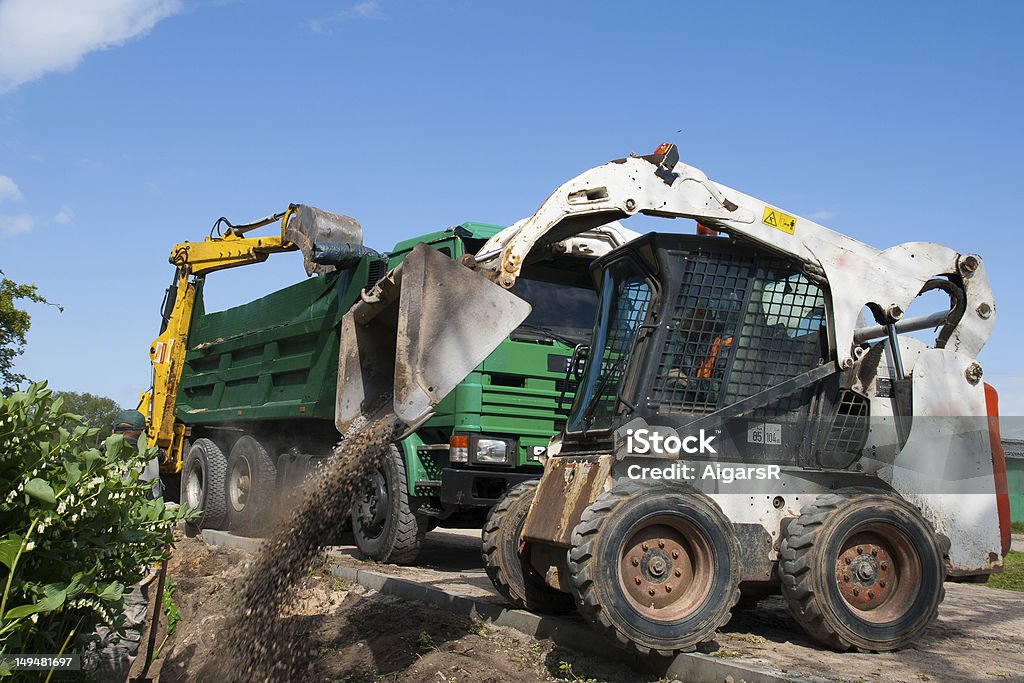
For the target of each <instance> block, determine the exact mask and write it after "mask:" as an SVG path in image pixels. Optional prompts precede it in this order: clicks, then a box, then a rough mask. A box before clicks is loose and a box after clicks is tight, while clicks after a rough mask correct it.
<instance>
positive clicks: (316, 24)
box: [306, 0, 384, 33]
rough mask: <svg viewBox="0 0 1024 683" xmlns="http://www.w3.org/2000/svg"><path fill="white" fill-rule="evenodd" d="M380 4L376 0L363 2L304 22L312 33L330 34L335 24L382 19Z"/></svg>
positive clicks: (364, 0)
mask: <svg viewBox="0 0 1024 683" xmlns="http://www.w3.org/2000/svg"><path fill="white" fill-rule="evenodd" d="M383 18H384V13H383V12H381V9H380V3H378V2H377V0H363V2H359V3H356V4H355V5H352V6H350V7H346V8H345V9H340V10H338V11H336V12H334V13H332V14H329V15H327V16H325V17H319V18H316V19H310V20H308V21H307V22H306V25H307V26H308V27H309V30H310V31H313V32H314V33H330V32H331V29H332V28H333V27H334V25H335V24H338V23H340V22H343V21H348V20H349V19H383Z"/></svg>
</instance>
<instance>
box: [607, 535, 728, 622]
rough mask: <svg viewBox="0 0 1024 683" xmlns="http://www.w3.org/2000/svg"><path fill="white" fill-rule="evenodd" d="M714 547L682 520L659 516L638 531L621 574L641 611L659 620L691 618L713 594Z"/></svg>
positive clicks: (621, 563) (625, 553)
mask: <svg viewBox="0 0 1024 683" xmlns="http://www.w3.org/2000/svg"><path fill="white" fill-rule="evenodd" d="M711 557H712V553H711V548H710V545H709V544H708V543H707V541H706V540H705V539H704V538H703V537H702V536H701V535H700V534H699V533H697V531H696V529H694V528H692V527H691V526H690V525H689V523H688V522H686V521H685V520H682V519H673V518H659V519H658V520H652V522H651V523H649V524H647V525H645V526H643V527H642V528H640V529H637V530H636V531H635V532H634V533H633V535H632V536H631V537H630V538H629V539H628V540H627V541H626V543H625V544H624V545H623V547H622V553H621V555H620V559H619V576H620V579H621V583H622V586H623V588H624V590H625V593H626V596H627V597H628V598H629V601H630V602H631V603H632V605H633V607H634V608H636V609H637V610H639V611H641V612H643V613H645V614H647V615H648V616H652V617H654V618H656V619H659V620H665V621H671V620H675V619H679V618H681V617H683V616H686V614H688V613H689V612H690V611H692V610H693V609H694V608H695V607H696V606H699V605H700V604H701V602H702V601H703V599H704V597H705V596H706V595H707V592H708V591H709V590H710V587H711V583H712V581H713V578H714V574H713V572H712V571H711Z"/></svg>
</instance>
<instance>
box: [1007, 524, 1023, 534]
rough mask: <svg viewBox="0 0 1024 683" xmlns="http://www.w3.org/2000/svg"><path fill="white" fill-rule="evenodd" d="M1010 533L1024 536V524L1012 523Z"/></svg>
mask: <svg viewBox="0 0 1024 683" xmlns="http://www.w3.org/2000/svg"><path fill="white" fill-rule="evenodd" d="M1010 531H1011V532H1013V533H1015V534H1024V522H1010Z"/></svg>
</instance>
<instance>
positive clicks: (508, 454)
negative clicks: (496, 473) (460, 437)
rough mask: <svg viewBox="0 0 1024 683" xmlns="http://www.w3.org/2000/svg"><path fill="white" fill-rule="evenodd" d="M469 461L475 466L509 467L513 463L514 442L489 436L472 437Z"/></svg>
mask: <svg viewBox="0 0 1024 683" xmlns="http://www.w3.org/2000/svg"><path fill="white" fill-rule="evenodd" d="M469 455H470V461H471V462H473V463H475V464H477V465H511V464H513V463H514V461H515V442H514V441H512V440H511V439H499V438H497V437H491V436H472V437H470V440H469Z"/></svg>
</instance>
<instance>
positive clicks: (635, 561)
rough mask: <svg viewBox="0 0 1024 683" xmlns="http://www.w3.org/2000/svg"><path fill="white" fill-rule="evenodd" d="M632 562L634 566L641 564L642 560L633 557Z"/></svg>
mask: <svg viewBox="0 0 1024 683" xmlns="http://www.w3.org/2000/svg"><path fill="white" fill-rule="evenodd" d="M632 563H633V566H634V567H639V566H640V560H638V559H636V558H635V557H634V558H633V560H632Z"/></svg>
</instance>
